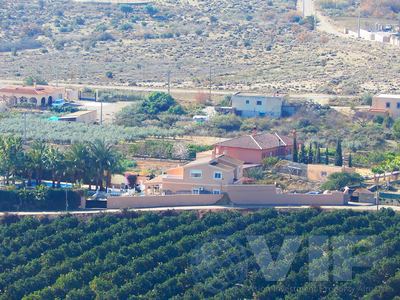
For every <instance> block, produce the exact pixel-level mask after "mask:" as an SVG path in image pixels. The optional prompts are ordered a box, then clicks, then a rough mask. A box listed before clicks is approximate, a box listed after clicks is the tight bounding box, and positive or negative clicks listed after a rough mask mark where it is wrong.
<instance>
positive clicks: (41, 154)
mask: <svg viewBox="0 0 400 300" xmlns="http://www.w3.org/2000/svg"><path fill="white" fill-rule="evenodd" d="M47 148H48V147H47V145H46V144H45V143H44V142H43V141H40V140H37V141H35V142H33V144H32V146H31V149H30V150H29V151H28V155H29V157H30V159H31V162H32V167H33V170H34V171H35V177H36V184H38V185H39V184H40V183H41V182H42V178H43V171H44V170H45V168H46V153H47Z"/></svg>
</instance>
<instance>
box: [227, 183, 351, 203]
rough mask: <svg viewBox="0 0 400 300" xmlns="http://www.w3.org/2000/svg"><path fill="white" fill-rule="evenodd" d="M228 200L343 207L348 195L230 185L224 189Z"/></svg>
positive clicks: (260, 186)
mask: <svg viewBox="0 0 400 300" xmlns="http://www.w3.org/2000/svg"><path fill="white" fill-rule="evenodd" d="M226 191H227V193H228V195H229V198H230V199H231V201H232V202H233V203H234V204H237V205H317V206H323V205H324V206H325V205H345V204H347V201H348V195H347V194H344V193H342V192H332V193H330V194H321V195H309V194H289V193H288V194H286V193H278V192H277V191H279V190H277V189H276V187H275V186H274V185H236V186H235V185H230V186H228V187H226Z"/></svg>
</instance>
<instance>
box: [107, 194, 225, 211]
mask: <svg viewBox="0 0 400 300" xmlns="http://www.w3.org/2000/svg"><path fill="white" fill-rule="evenodd" d="M222 197H223V195H167V196H143V197H141V196H131V197H109V198H108V199H107V208H118V209H119V208H145V207H167V206H172V207H173V206H199V205H213V204H215V203H216V202H218V200H220V199H221V198H222Z"/></svg>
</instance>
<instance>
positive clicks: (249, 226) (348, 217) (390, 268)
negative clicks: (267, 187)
mask: <svg viewBox="0 0 400 300" xmlns="http://www.w3.org/2000/svg"><path fill="white" fill-rule="evenodd" d="M3 223H5V224H3V225H1V226H0V237H1V239H0V241H1V252H0V257H1V260H0V266H1V268H0V270H1V271H0V299H7V300H13V299H22V298H24V299H209V298H212V299H253V298H255V299H277V298H280V299H284V298H286V299H320V298H321V295H323V296H324V299H361V298H363V297H365V298H363V299H393V298H394V297H395V296H396V295H399V293H400V285H399V284H398V283H399V278H400V277H399V267H400V254H399V249H400V248H399V244H400V237H399V235H398V231H399V224H400V217H399V215H398V214H397V215H396V214H395V212H393V211H392V210H383V211H381V212H379V213H360V212H353V211H350V210H348V211H337V212H320V211H319V210H317V209H310V210H300V211H292V212H290V211H289V212H278V211H275V210H261V211H257V212H250V213H248V212H246V213H243V214H242V213H239V212H232V211H231V212H219V213H204V214H201V215H200V214H198V213H195V212H187V213H176V212H172V211H168V212H164V213H159V214H156V213H134V212H132V213H129V212H127V213H125V214H121V215H115V216H111V215H108V216H107V215H104V216H97V217H93V218H89V219H86V220H85V219H82V220H79V219H77V218H75V217H71V216H67V217H60V218H58V219H56V220H53V221H50V220H48V219H47V218H42V219H41V220H37V219H31V218H25V219H23V220H21V221H17V220H15V219H13V218H12V217H8V218H6V219H5V220H4V221H3ZM315 237H316V238H317V239H314V240H313V238H315ZM317 241H318V242H317ZM330 245H332V246H330ZM267 253H271V258H272V257H273V260H274V262H275V260H276V264H275V263H273V264H269V260H268V256H267ZM350 253H352V255H351V257H350V255H349V254H350ZM278 254H279V256H278ZM332 262H335V264H334V269H333V270H332V269H331V265H332ZM348 263H350V264H352V265H353V266H355V265H357V266H360V267H354V268H353V269H351V268H350V269H349V265H348ZM282 271H283V272H282ZM286 271H287V272H286ZM348 271H349V272H350V274H349V273H347V272H348ZM286 275H287V276H286ZM344 275H348V276H346V277H345V276H344ZM310 278H311V279H310ZM339 279H340V280H339Z"/></svg>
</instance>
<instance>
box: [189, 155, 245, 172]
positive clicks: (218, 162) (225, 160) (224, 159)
mask: <svg viewBox="0 0 400 300" xmlns="http://www.w3.org/2000/svg"><path fill="white" fill-rule="evenodd" d="M204 164H209V165H212V166H215V167H217V168H220V169H225V170H226V169H234V168H236V167H238V166H241V165H243V162H242V161H241V160H238V159H236V158H232V157H229V156H227V155H224V154H222V155H219V156H217V157H215V158H212V157H203V158H200V159H197V160H195V161H192V162H190V163H188V164H186V165H184V166H183V167H193V166H198V165H204Z"/></svg>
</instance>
